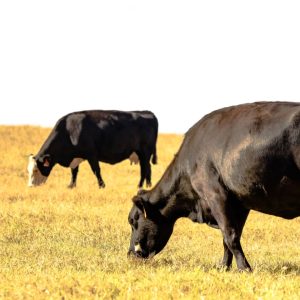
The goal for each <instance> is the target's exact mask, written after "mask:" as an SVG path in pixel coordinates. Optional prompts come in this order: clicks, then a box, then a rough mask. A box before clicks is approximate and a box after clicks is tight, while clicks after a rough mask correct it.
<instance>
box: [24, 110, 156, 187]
mask: <svg viewBox="0 0 300 300" xmlns="http://www.w3.org/2000/svg"><path fill="white" fill-rule="evenodd" d="M157 133H158V121H157V118H156V117H155V115H154V114H153V113H152V112H150V111H130V112H122V111H115V110H114V111H104V110H91V111H80V112H73V113H70V114H68V115H66V116H64V117H62V118H61V119H59V120H58V121H57V123H56V125H55V127H54V128H53V130H52V132H51V133H50V135H49V137H48V138H47V139H46V141H45V142H44V144H43V146H42V147H41V149H40V151H39V152H38V154H37V155H35V156H33V155H31V156H30V157H29V163H28V172H29V182H28V185H29V186H36V185H40V184H42V183H44V182H45V181H46V179H47V177H48V176H49V174H50V172H51V170H52V168H53V166H54V165H55V164H56V163H58V164H60V165H61V166H64V167H70V168H71V172H72V178H71V183H70V185H69V187H71V188H72V187H75V186H76V178H77V173H78V165H79V164H80V163H81V162H82V161H83V160H87V161H88V163H89V165H90V167H91V169H92V171H93V173H94V174H95V175H96V177H97V180H98V184H99V187H100V188H104V187H105V184H104V181H103V179H102V177H101V174H100V167H99V161H102V162H105V163H110V164H116V163H118V162H121V161H122V160H124V159H127V158H129V159H130V161H131V162H134V163H138V162H140V168H141V179H140V182H139V187H142V186H143V183H144V180H145V179H146V184H147V186H150V185H151V166H150V158H151V156H152V163H153V164H156V162H157V156H156V140H157Z"/></svg>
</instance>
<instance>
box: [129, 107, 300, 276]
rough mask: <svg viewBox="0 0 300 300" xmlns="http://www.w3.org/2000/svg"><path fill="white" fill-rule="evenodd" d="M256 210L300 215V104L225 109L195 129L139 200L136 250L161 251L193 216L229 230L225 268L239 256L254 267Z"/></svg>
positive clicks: (242, 265)
mask: <svg viewBox="0 0 300 300" xmlns="http://www.w3.org/2000/svg"><path fill="white" fill-rule="evenodd" d="M251 209H253V210H256V211H260V212H262V213H265V214H270V215H274V216H279V217H282V218H285V219H293V218H296V217H298V216H299V215H300V103H287V102H259V103H253V104H244V105H238V106H233V107H228V108H223V109H220V110H217V111H214V112H212V113H210V114H208V115H206V116H204V117H203V118H202V119H201V120H200V121H198V122H197V123H196V124H195V125H194V126H193V127H192V128H190V129H189V131H188V132H187V133H186V135H185V138H184V140H183V143H182V145H181V147H180V149H179V151H178V153H177V154H176V155H175V157H174V159H173V161H172V162H171V164H170V165H169V167H168V168H167V170H166V171H165V173H164V175H163V176H162V178H161V179H160V181H159V182H158V183H157V184H156V186H155V187H154V188H153V189H151V190H149V191H144V192H141V193H139V194H138V195H137V196H135V197H134V198H133V207H132V209H131V211H130V213H129V216H128V221H129V223H130V225H131V227H132V234H131V241H130V248H129V254H134V255H136V256H137V257H141V258H148V257H152V256H154V255H155V254H157V253H158V252H160V251H161V250H162V249H163V248H164V246H165V245H166V243H167V242H168V240H169V238H170V236H171V234H172V231H173V226H174V223H175V222H176V220H177V219H178V218H180V217H187V218H190V219H191V220H192V221H194V222H199V223H206V224H208V225H210V226H212V227H214V228H218V229H220V230H221V232H222V235H223V245H224V257H223V260H222V265H223V266H224V267H225V268H230V267H231V264H232V258H233V255H234V257H235V259H236V262H237V267H238V269H240V270H251V268H250V265H249V263H248V261H247V259H246V257H245V255H244V253H243V250H242V247H241V244H240V238H241V234H242V230H243V227H244V224H245V222H246V219H247V216H248V214H249V211H250V210H251Z"/></svg>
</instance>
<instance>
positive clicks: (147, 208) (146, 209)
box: [132, 194, 151, 219]
mask: <svg viewBox="0 0 300 300" xmlns="http://www.w3.org/2000/svg"><path fill="white" fill-rule="evenodd" d="M132 202H133V203H134V204H135V205H136V206H137V208H138V209H140V210H141V211H142V212H143V214H144V217H145V219H147V217H148V216H151V204H150V203H149V202H148V201H147V200H145V196H144V197H143V196H142V195H139V194H138V195H137V196H134V197H133V198H132Z"/></svg>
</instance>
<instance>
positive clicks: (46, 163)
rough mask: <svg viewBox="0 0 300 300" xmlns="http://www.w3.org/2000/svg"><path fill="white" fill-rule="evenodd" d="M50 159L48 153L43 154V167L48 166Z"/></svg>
mask: <svg viewBox="0 0 300 300" xmlns="http://www.w3.org/2000/svg"><path fill="white" fill-rule="evenodd" d="M50 161H51V157H50V155H49V154H46V155H44V156H43V166H44V167H50Z"/></svg>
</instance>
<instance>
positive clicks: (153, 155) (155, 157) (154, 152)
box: [151, 146, 157, 165]
mask: <svg viewBox="0 0 300 300" xmlns="http://www.w3.org/2000/svg"><path fill="white" fill-rule="evenodd" d="M151 162H152V163H153V164H154V165H156V164H157V154H156V146H154V151H153V153H152V160H151Z"/></svg>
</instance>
